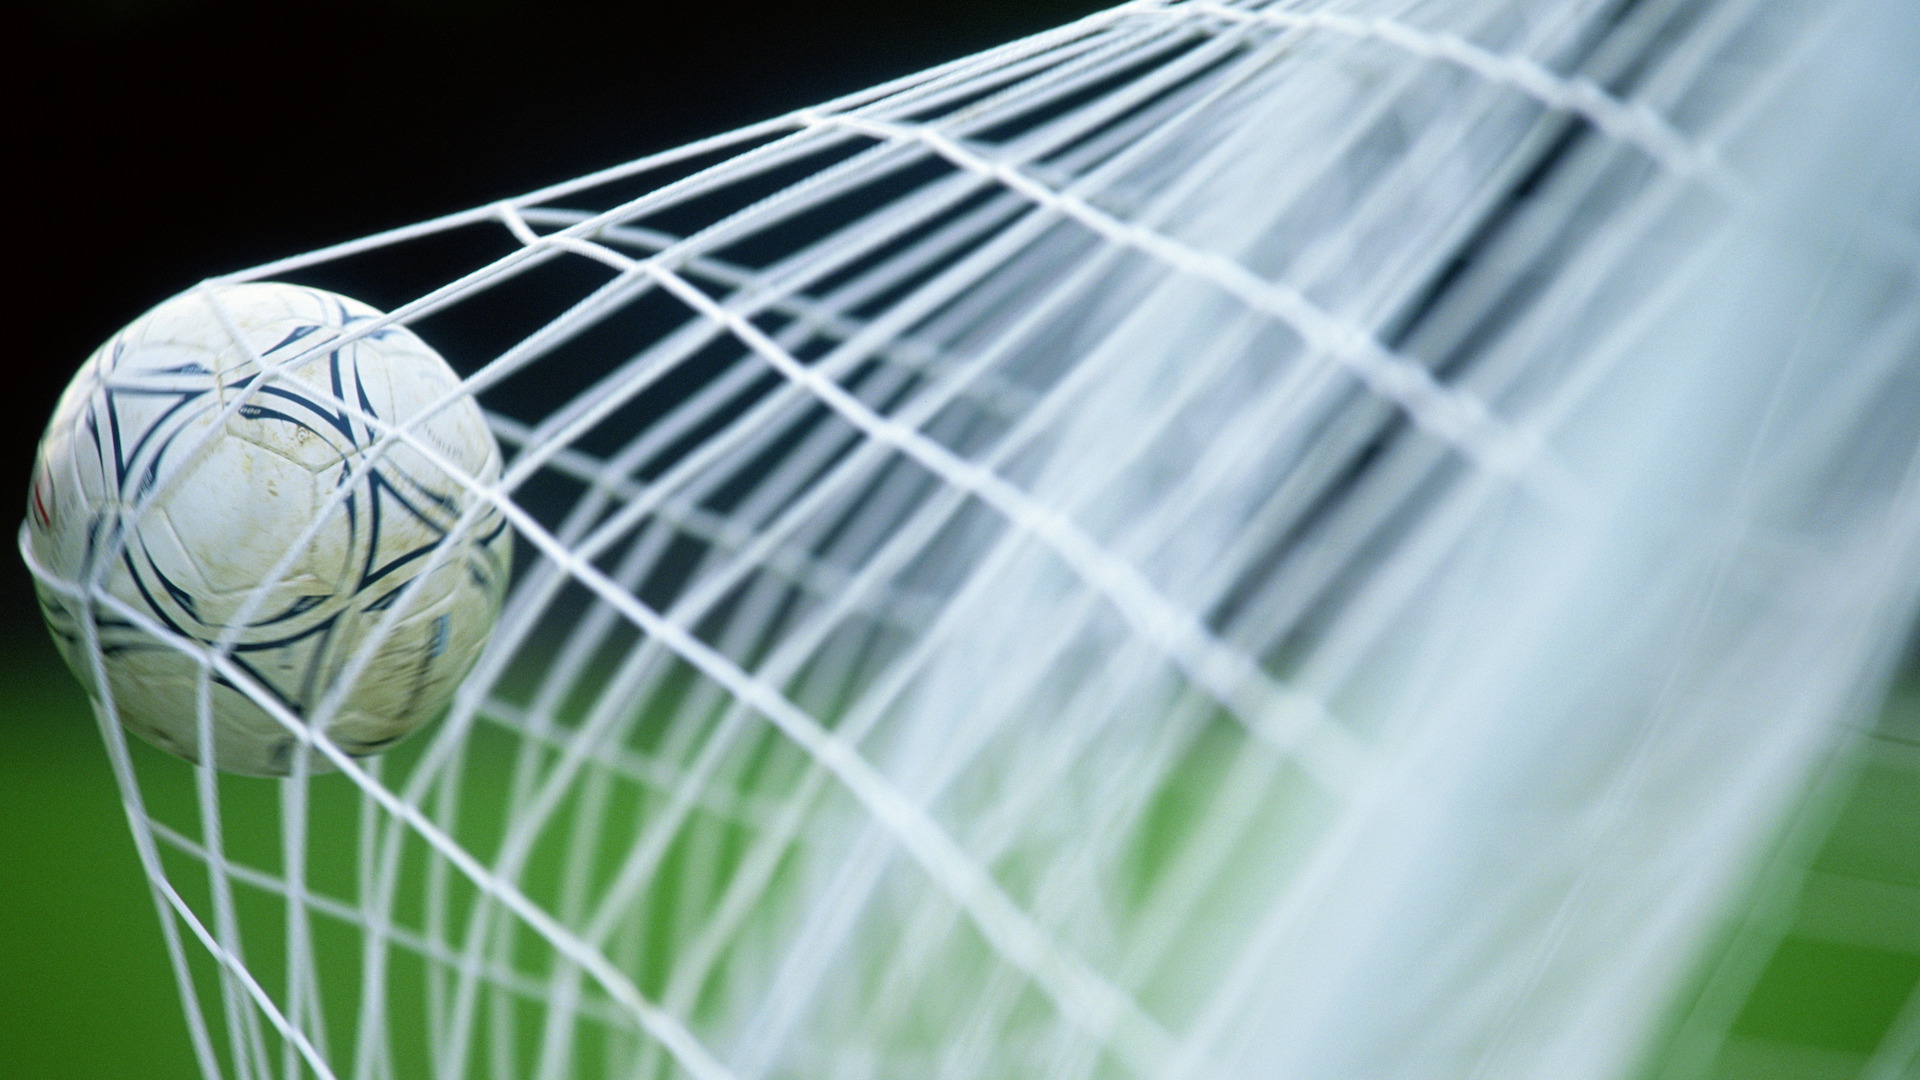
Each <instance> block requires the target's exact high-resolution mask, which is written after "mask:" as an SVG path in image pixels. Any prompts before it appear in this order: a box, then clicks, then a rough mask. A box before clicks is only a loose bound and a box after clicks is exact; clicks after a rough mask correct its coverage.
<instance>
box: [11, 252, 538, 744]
mask: <svg viewBox="0 0 1920 1080" xmlns="http://www.w3.org/2000/svg"><path fill="white" fill-rule="evenodd" d="M379 314H380V313H379V312H377V311H375V310H374V309H372V308H370V307H368V306H367V305H365V304H362V303H360V302H359V301H356V300H352V299H349V298H347V297H344V296H340V295H337V294H335V293H330V292H326V291H324V290H321V289H312V288H306V287H302V286H296V285H285V284H278V283H258V284H246V285H229V286H221V287H208V288H203V289H197V290H194V291H192V292H188V293H184V294H182V295H180V296H177V297H174V298H173V299H171V300H168V301H167V302H165V303H163V304H161V305H160V306H159V307H156V308H154V309H153V310H152V311H149V312H147V313H146V314H145V315H142V316H141V317H140V318H138V319H135V320H134V321H133V323H132V324H130V325H129V326H127V327H126V329H124V330H122V331H120V332H119V333H118V334H115V335H114V336H113V338H112V339H111V340H109V341H108V342H107V343H106V344H105V345H103V346H101V347H100V349H99V350H98V351H97V352H95V353H94V354H93V356H92V357H90V358H89V359H88V360H87V362H86V363H85V364H84V365H82V366H81V368H80V371H79V373H78V374H76V375H75V376H74V378H73V382H72V383H71V384H70V385H69V386H68V387H67V390H66V393H65V394H64V395H63V396H62V397H61V399H60V403H59V405H58V407H57V408H56V409H55V410H54V414H53V420H52V421H51V422H50V423H49V424H48V426H47V432H46V435H45V436H44V437H43V438H42V439H41V442H40V453H39V458H38V460H37V462H36V463H35V467H34V473H33V481H32V488H31V491H30V493H29V497H28V505H27V526H26V539H27V545H28V552H29V555H30V559H31V561H32V562H33V563H34V564H35V569H36V574H37V576H39V577H40V578H41V579H42V580H41V581H40V582H39V591H40V598H41V606H42V608H43V610H44V611H45V614H46V618H47V625H48V627H49V628H50V629H51V630H52V631H53V636H54V640H55V642H56V644H57V645H58V646H59V649H60V652H61V654H62V655H63V656H64V657H65V658H66V661H67V664H68V665H69V666H70V667H72V668H73V670H74V672H75V673H76V674H78V675H79V676H80V680H81V682H82V683H85V684H87V685H88V686H89V688H90V689H91V690H92V691H93V693H94V694H95V696H96V698H99V697H102V696H103V694H102V690H103V688H102V687H101V686H100V685H99V684H98V683H97V682H96V678H95V668H94V664H93V661H92V659H91V658H90V656H89V654H88V649H87V648H86V644H85V641H86V635H85V633H84V628H85V625H86V621H91V622H92V624H93V625H94V626H95V627H96V628H97V641H98V643H99V648H100V654H101V663H102V666H103V667H104V673H105V676H106V686H105V687H104V690H105V691H106V693H105V694H104V697H105V698H106V699H107V700H109V701H110V702H111V704H112V708H113V711H114V712H115V713H117V715H118V716H119V718H120V721H121V722H122V723H124V724H125V725H126V726H127V727H128V728H129V729H130V730H132V731H134V732H137V733H138V734H140V735H141V736H143V737H145V738H146V739H148V740H150V741H152V742H154V743H156V744H158V745H159V746H161V747H164V748H166V749H167V750H170V751H172V752H174V753H176V754H179V755H181V756H182V757H185V758H188V759H189V760H194V761H199V760H201V759H202V758H203V756H205V755H203V753H202V748H203V746H204V745H205V743H203V739H204V738H206V737H207V736H208V735H210V738H211V749H212V755H211V756H212V762H213V764H214V765H216V766H217V767H218V768H221V769H226V770H229V771H233V772H240V773H250V774H254V775H284V774H286V773H287V772H288V771H290V770H291V769H292V768H293V764H294V758H295V753H296V749H297V748H298V747H299V745H300V744H301V741H302V740H301V739H300V738H299V737H298V736H297V735H296V734H295V733H294V732H293V731H291V730H289V728H288V727H287V725H286V724H285V723H284V722H283V721H282V720H280V719H277V718H276V717H275V716H274V715H272V713H271V712H270V711H269V709H268V708H267V707H265V704H264V703H277V704H278V705H282V706H285V708H286V709H287V710H288V711H289V712H290V713H291V714H292V715H293V716H294V717H295V718H296V719H297V721H298V722H299V723H301V724H312V725H315V726H317V727H318V728H319V729H320V730H321V731H323V732H324V734H325V736H326V737H327V738H328V739H330V740H331V741H332V742H333V743H334V744H335V745H337V746H338V747H339V748H340V749H342V750H343V751H345V752H346V753H348V754H352V755H356V756H358V755H365V754H371V753H375V752H377V751H379V750H382V749H384V748H386V747H388V746H390V745H392V744H393V743H394V742H396V741H398V740H399V739H400V738H401V737H403V736H405V735H406V734H408V733H409V732H411V731H413V730H415V729H416V728H418V727H419V726H420V725H421V724H423V723H425V722H426V721H427V720H429V719H431V718H432V717H433V716H434V715H435V714H437V713H438V712H439V711H440V710H441V709H442V708H443V707H444V706H445V705H446V704H447V701H448V700H449V698H450V697H451V696H452V694H453V691H454V688H455V686H456V685H457V684H458V682H459V680H460V679H461V678H462V677H463V676H464V675H465V674H466V673H467V671H468V670H469V669H470V668H471V667H472V666H473V663H474V661H475V660H476V659H477V658H478V657H479V655H480V650H481V647H482V646H483V645H484V644H485V642H486V638H487V634H488V632H489V631H490V630H491V629H492V626H493V623H494V620H495V618H496V616H497V615H498V613H499V609H500V600H501V595H502V592H503V590H504V588H505V585H506V579H507V574H508V570H509V562H510V556H511V544H512V540H511V535H510V532H509V530H508V528H507V526H506V522H505V520H504V519H503V518H502V516H501V515H500V513H499V511H498V510H497V509H495V508H494V507H492V506H491V505H489V504H487V503H485V502H484V501H483V500H481V499H479V498H478V497H477V496H476V495H474V494H473V493H471V492H470V491H469V489H468V488H467V487H466V486H465V485H464V484H463V483H461V482H460V481H459V480H458V479H457V477H458V476H460V475H462V474H463V475H464V476H465V477H468V478H471V479H473V480H476V481H478V482H479V483H482V484H489V483H492V482H493V481H494V480H496V479H497V478H498V477H499V474H500V449H499V446H498V444H496V443H495V442H494V439H493V436H492V433H491V432H489V431H488V430H487V426H486V422H485V420H484V419H483V418H482V416H481V415H480V409H479V406H478V405H476V404H475V403H474V401H473V399H472V398H471V397H470V396H467V395H465V394H464V393H458V391H459V390H460V380H459V377H458V376H456V375H455V374H454V373H453V370H452V369H451V368H449V367H448V366H447V363H446V361H445V360H443V359H441V358H440V356H439V354H438V353H436V352H434V350H433V349H432V348H430V347H429V346H428V345H427V344H426V342H424V341H422V340H420V338H419V337H418V336H417V335H415V334H414V333H413V332H412V331H410V330H407V329H405V328H403V327H400V326H389V327H385V328H383V329H380V330H377V331H375V332H373V333H370V334H367V335H365V336H363V337H360V338H358V339H356V340H353V341H351V342H347V343H345V344H342V345H338V346H331V347H330V344H329V343H331V342H334V341H337V340H339V339H340V338H342V337H343V336H344V335H345V334H346V333H347V332H349V331H350V330H351V329H352V328H353V327H355V326H357V325H360V324H363V323H365V322H367V321H368V320H371V319H374V318H377V317H378V316H379ZM450 394H451V395H453V396H452V397H451V400H448V398H449V395H450ZM396 425H408V430H409V431H410V433H411V435H412V436H413V437H414V438H416V439H417V440H418V442H419V443H420V444H422V445H424V446H426V447H430V448H431V449H432V452H433V454H432V455H429V454H426V453H422V452H421V450H420V449H419V448H417V447H416V446H413V445H409V444H408V443H406V442H404V441H401V440H398V439H393V438H389V439H387V440H386V441H385V442H384V443H381V442H380V440H381V438H382V436H383V435H386V434H387V433H389V432H390V431H392V430H393V428H394V426H396ZM377 443H378V444H379V445H376V444H377ZM434 456H437V457H438V459H439V460H441V461H444V462H445V463H446V464H447V466H448V468H445V469H443V468H442V467H441V466H440V465H438V464H435V461H434ZM76 592H77V593H78V594H79V595H78V596H76V595H74V594H75V593H76ZM103 594H104V595H105V596H111V597H114V598H117V599H118V600H119V601H121V602H123V603H124V604H125V605H126V606H127V607H128V608H130V609H132V610H133V611H135V612H137V613H138V615H139V616H140V617H141V618H139V619H135V618H129V617H127V615H126V614H125V612H123V611H117V610H114V608H113V606H112V605H111V604H109V603H106V602H103V601H101V600H100V599H99V598H100V597H101V596H102V595H103ZM143 620H144V621H147V622H148V623H149V624H150V625H151V626H153V627H158V628H161V631H162V632H160V633H155V632H151V631H150V630H149V629H148V628H147V627H143V626H142V625H141V622H142V621H143ZM363 650H364V651H366V653H367V655H368V657H370V660H369V662H366V663H365V664H364V666H363V667H359V668H358V674H357V675H354V676H352V677H351V679H350V682H349V681H348V676H349V674H350V671H351V669H353V668H354V667H355V665H356V664H357V663H358V661H357V660H356V656H357V654H360V653H361V652H362V651H363ZM219 656H224V657H226V658H227V660H229V661H230V662H231V670H228V671H223V670H222V669H221V666H220V665H212V664H209V662H208V661H209V658H213V657H219ZM203 694H204V695H206V696H205V698H204V699H203ZM203 700H204V701H205V703H206V704H207V705H208V706H210V710H209V712H208V714H207V717H208V719H209V720H210V721H211V723H210V725H209V727H210V730H209V731H208V732H207V734H206V735H203V725H202V722H201V709H202V702H203ZM308 760H309V762H310V763H311V764H312V766H313V767H314V768H315V769H324V768H327V767H328V766H327V763H326V760H325V758H323V757H321V756H320V755H319V754H318V753H317V752H315V753H312V754H310V755H309V757H308Z"/></svg>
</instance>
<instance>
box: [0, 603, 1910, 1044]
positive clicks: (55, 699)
mask: <svg viewBox="0 0 1920 1080" xmlns="http://www.w3.org/2000/svg"><path fill="white" fill-rule="evenodd" d="M14 642H15V645H16V647H15V648H14V649H10V650H8V653H9V655H8V659H6V660H4V661H0V664H4V665H5V669H4V671H5V677H4V679H0V845H3V849H4V850H5V851H6V852H7V853H8V859H7V863H6V865H7V871H6V873H5V874H4V875H0V912H4V913H5V916H6V929H5V930H4V931H0V978H4V980H5V983H4V985H5V986H6V988H7V995H6V1002H5V1007H4V1008H0V1076H5V1077H23V1078H32V1080H63V1078H74V1080H93V1078H102V1080H104V1078H135V1080H149V1078H151V1080H172V1078H174V1077H180V1078H190V1077H193V1076H196V1075H198V1074H197V1070H196V1068H195V1065H194V1060H193V1056H192V1053H191V1050H190V1047H189V1044H188V1040H187V1036H186V1027H185V1023H184V1021H183V1018H182V1014H181V1008H180V1005H179V1001H178V997H177V994H176V991H175V988H174V983H173V977H172V974H171V971H170V969H169V966H168V963H167V960H166V956H165V951H164V948H163V946H162V943H161V937H160V933H159V928H158V925H157V923H156V919H155V914H154V908H153V903H152V900H151V899H150V895H149V893H148V891H147V889H146V887H145V884H144V882H143V880H142V878H141V874H140V870H139V864H138V862H137V859H136V857H135V854H134V850H133V845H132V842H131V840H130V839H129V836H128V832H127V828H126V822H125V818H124V816H123V813H122V810H121V807H120V801H119V798H118V795H117V792H116V790H115V787H114V783H113V777H112V774H111V771H110V769H109V767H108V764H107V759H106V754H105V752H104V751H103V749H102V748H101V745H100V739H99V735H98V733H97V731H96V730H95V727H94V721H93V718H92V715H91V713H90V711H89V709H88V707H87V704H86V702H85V699H84V697H83V696H82V694H81V693H80V690H79V688H78V687H77V686H76V685H75V684H74V682H73V681H72V680H71V679H70V678H69V677H68V676H67V674H66V672H65V671H64V669H62V668H61V667H60V666H59V664H58V661H57V660H55V659H54V658H53V656H52V653H51V649H50V648H45V647H43V646H41V645H40V644H39V643H38V642H31V644H23V643H22V642H21V640H20V636H19V635H16V636H15V639H14ZM1889 716H1890V719H1889V720H1887V721H1886V722H1885V723H1883V726H1882V736H1881V737H1880V738H1878V739H1876V740H1874V741H1873V743H1872V745H1871V747H1870V749H1869V751H1868V752H1867V756H1866V758H1865V759H1864V764H1862V765H1861V766H1860V767H1859V768H1858V769H1856V770H1848V771H1847V783H1846V785H1845V787H1844V788H1843V789H1841V788H1836V789H1833V790H1830V791H1829V792H1828V794H1827V796H1826V797H1827V798H1830V799H1835V800H1837V802H1836V803H1834V804H1832V805H1831V806H1830V807H1829V808H1828V810H1827V812H1825V813H1821V814H1817V815H1816V816H1817V817H1819V818H1820V819H1821V820H1822V821H1826V822H1831V825H1830V827H1828V826H1826V825H1822V826H1821V827H1820V828H1819V830H1818V831H1819V835H1818V836H1817V837H1816V838H1815V839H1816V842H1814V843H1811V844H1808V845H1806V846H1804V848H1802V849H1801V850H1798V851H1796V852H1792V853H1789V854H1788V855H1787V856H1786V857H1784V858H1782V859H1780V860H1777V861H1776V864H1775V865H1774V867H1773V868H1772V869H1771V870H1770V871H1769V872H1768V873H1767V874H1766V875H1765V876H1764V877H1763V879H1762V880H1761V881H1760V882H1759V883H1758V886H1757V888H1756V890H1755V897H1754V899H1753V901H1752V902H1751V903H1750V904H1748V905H1746V906H1745V907H1744V908H1742V909H1740V910H1737V911H1735V912H1733V913H1730V920H1729V930H1728V931H1727V934H1726V940H1725V941H1724V942H1723V943H1722V945H1721V946H1720V947H1718V948H1717V949H1714V950H1709V954H1708V960H1707V963H1706V964H1705V965H1704V966H1703V969H1702V974H1701V977H1700V979H1699V980H1698V985H1697V986H1696V987H1695V990H1694V991H1693V993H1692V995H1691V996H1686V995H1683V1000H1682V1001H1681V1002H1679V1003H1678V1010H1677V1012H1676V1016H1675V1021H1674V1025H1673V1027H1672V1030H1670V1032H1669V1039H1668V1041H1667V1042H1666V1044H1665V1048H1664V1049H1663V1050H1659V1051H1656V1054H1655V1056H1654V1058H1653V1059H1652V1060H1651V1061H1650V1062H1649V1063H1648V1067H1647V1069H1646V1071H1645V1072H1644V1073H1643V1075H1645V1076H1648V1077H1661V1078H1668V1077H1680V1076H1685V1077H1711V1078H1713V1080H1759V1078H1763V1077H1764V1078H1769V1080H1844V1078H1850V1077H1854V1076H1857V1075H1859V1073H1860V1070H1861V1068H1862V1067H1863V1066H1864V1065H1865V1064H1866V1063H1867V1061H1868V1060H1869V1055H1870V1054H1871V1052H1872V1051H1873V1049H1874V1047H1875V1046H1876V1045H1877V1044H1878V1043H1879V1041H1880V1039H1881V1037H1882V1035H1883V1033H1884V1032H1885V1031H1886V1030H1887V1027H1888V1025H1889V1024H1890V1023H1892V1022H1893V1020H1894V1018H1895V1016H1896V1014H1897V1013H1898V1011H1899V1009H1900V1008H1901V1007H1902V1004H1903V1003H1904V1002H1905V1001H1907V999H1908V997H1909V995H1911V994H1913V993H1914V992H1915V989H1916V984H1920V686H1916V685H1915V684H1912V683H1909V684H1908V685H1907V686H1906V687H1904V688H1903V690H1902V691H1901V692H1900V693H1899V694H1897V695H1896V696H1895V698H1894V701H1893V703H1892V705H1891V706H1890V712H1889ZM183 772H184V770H183ZM255 783H256V784H257V785H258V788H259V790H258V791H257V792H250V794H254V795H257V796H259V798H260V805H259V806H258V807H257V809H258V810H259V811H260V812H262V813H267V814H270V813H271V812H272V810H271V808H272V806H273V801H272V799H271V795H270V794H269V792H270V790H271V787H270V785H268V784H265V783H264V782H255ZM340 794H344V790H343V791H342V792H340ZM230 809H231V808H230ZM244 831H245V830H243V832H244ZM235 839H241V838H240V837H236V838H235ZM183 885H185V886H186V887H187V888H188V891H189V892H191V891H192V885H191V883H186V882H183ZM1755 940H1758V941H1760V942H1761V945H1760V946H1758V951H1757V952H1756V951H1755V947H1754V946H1753V944H1752V942H1753V941H1755ZM1743 941H1744V942H1745V943H1746V944H1745V946H1744V947H1745V948H1746V949H1747V952H1748V956H1747V958H1746V959H1745V960H1744V961H1742V963H1744V965H1745V970H1746V975H1745V976H1744V977H1742V978H1739V979H1736V980H1735V981H1736V984H1737V985H1738V986H1739V987H1740V990H1739V992H1738V994H1737V996H1736V999H1735V1000H1734V1001H1733V1002H1732V1007H1731V1008H1729V1006H1728V1004H1727V1002H1725V1001H1722V1002H1720V1003H1719V1004H1718V1006H1717V1007H1716V1010H1717V1013H1716V1015H1708V1016H1705V1017H1704V1019H1703V1017H1702V1016H1701V1015H1698V1014H1697V1010H1698V1002H1699V997H1698V995H1699V994H1700V993H1701V992H1702V991H1704V990H1705V989H1706V988H1709V987H1711V986H1713V985H1714V982H1713V980H1714V978H1715V975H1714V972H1715V971H1717V970H1720V969H1721V968H1723V967H1725V965H1726V964H1727V962H1728V960H1727V958H1728V956H1730V955H1734V953H1735V952H1736V951H1737V950H1736V949H1735V946H1736V944H1738V943H1740V942H1743ZM190 948H197V946H190ZM346 951H348V952H351V951H352V950H351V949H348V950H346ZM649 951H650V952H652V950H649ZM670 952H671V950H670V949H662V950H659V954H660V955H665V954H668V953H670ZM256 959H261V958H256ZM1735 966H1740V965H1739V964H1736V965H1735ZM342 974H344V972H342ZM654 974H655V975H656V976H660V975H662V974H663V973H660V972H655V973H654ZM328 981H330V982H334V983H335V984H336V985H345V984H346V983H350V982H351V979H344V980H338V981H336V980H328ZM650 981H652V982H658V981H659V980H658V978H656V979H654V980H650ZM649 989H650V990H651V989H654V988H653V987H651V986H650V987H649ZM1716 1010H1709V1012H1716ZM1690 1012H1692V1013H1695V1014H1696V1015H1694V1017H1693V1020H1692V1023H1693V1025H1694V1026H1695V1028H1696V1029H1697V1028H1698V1027H1699V1026H1700V1025H1701V1024H1702V1023H1703V1022H1704V1024H1705V1026H1706V1029H1707V1033H1708V1035H1709V1039H1708V1041H1707V1043H1705V1044H1699V1043H1697V1042H1696V1044H1695V1045H1694V1048H1693V1056H1692V1058H1691V1061H1692V1064H1691V1065H1688V1066H1683V1065H1681V1063H1680V1062H1678V1061H1676V1060H1675V1058H1674V1048H1675V1046H1677V1045H1680V1043H1677V1042H1675V1041H1674V1039H1673V1037H1674V1036H1675V1035H1676V1033H1678V1032H1681V1031H1683V1030H1685V1028H1686V1026H1687V1020H1686V1016H1687V1014H1689V1013H1690ZM1695 1034H1696V1035H1697V1034H1698V1031H1697V1030H1696V1031H1695ZM1703 1046H1704V1048H1705V1051H1706V1055H1707V1056H1706V1057H1704V1058H1702V1057H1700V1056H1699V1055H1700V1053H1701V1051H1702V1048H1703ZM1681 1057H1687V1055H1685V1054H1682V1055H1681ZM1897 1075H1906V1074H1897ZM1912 1075H1920V1065H1917V1066H1916V1071H1915V1072H1914V1073H1913V1074H1912Z"/></svg>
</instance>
